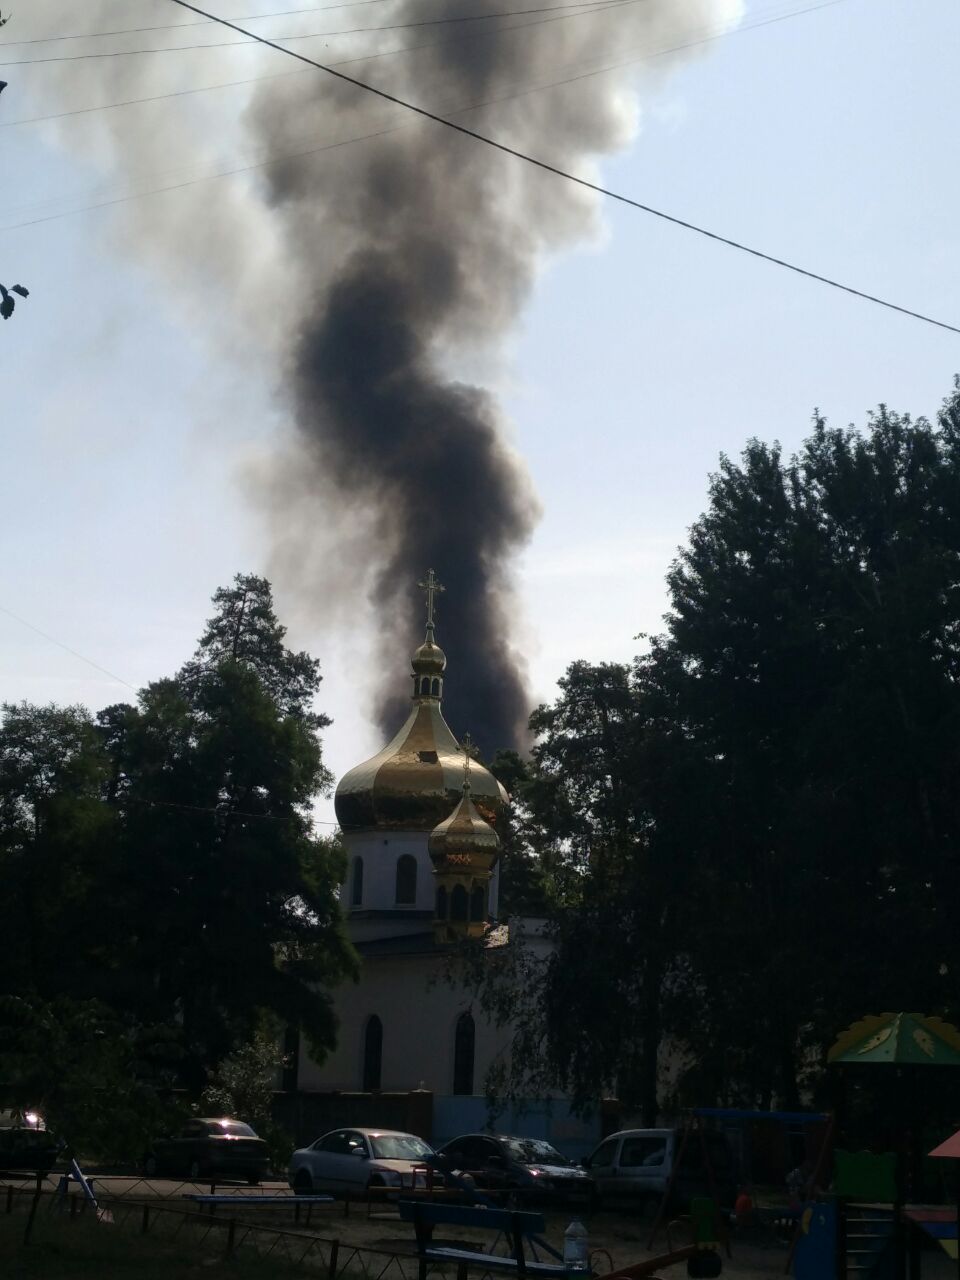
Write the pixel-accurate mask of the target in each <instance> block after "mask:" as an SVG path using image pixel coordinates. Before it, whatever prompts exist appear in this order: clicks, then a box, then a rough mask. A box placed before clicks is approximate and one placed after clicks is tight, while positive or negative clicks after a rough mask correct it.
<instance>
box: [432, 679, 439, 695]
mask: <svg viewBox="0 0 960 1280" xmlns="http://www.w3.org/2000/svg"><path fill="white" fill-rule="evenodd" d="M431 693H432V694H433V696H434V697H435V698H439V697H440V681H439V680H434V682H433V688H432V690H431Z"/></svg>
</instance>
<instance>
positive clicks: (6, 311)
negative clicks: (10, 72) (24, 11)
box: [0, 18, 30, 320]
mask: <svg viewBox="0 0 960 1280" xmlns="http://www.w3.org/2000/svg"><path fill="white" fill-rule="evenodd" d="M3 21H4V22H6V21H7V19H6V18H4V20H3ZM2 25H3V24H2V23H0V26H2ZM6 87H7V86H6V81H2V82H0V92H2V91H3V90H4V89H5V88H6ZM12 293H17V294H19V295H20V297H21V298H29V296H30V293H29V290H27V289H25V288H24V287H23V285H22V284H14V285H11V286H10V288H9V289H6V288H4V286H3V285H2V284H0V317H2V318H3V319H4V320H9V319H10V317H11V316H12V315H13V311H14V307H15V306H16V303H15V301H14V299H13V298H12V297H11V296H10V295H11V294H12Z"/></svg>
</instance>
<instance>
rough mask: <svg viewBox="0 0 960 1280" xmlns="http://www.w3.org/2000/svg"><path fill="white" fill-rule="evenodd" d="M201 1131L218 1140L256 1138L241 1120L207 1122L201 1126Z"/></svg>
mask: <svg viewBox="0 0 960 1280" xmlns="http://www.w3.org/2000/svg"><path fill="white" fill-rule="evenodd" d="M201 1129H202V1130H203V1131H205V1132H206V1133H212V1134H214V1135H215V1136H216V1137H218V1138H219V1137H225V1138H255V1137H256V1136H257V1135H256V1134H255V1133H254V1131H253V1130H252V1129H251V1128H250V1126H249V1125H248V1124H244V1123H243V1121H242V1120H207V1121H205V1122H204V1123H203V1124H202V1125H201Z"/></svg>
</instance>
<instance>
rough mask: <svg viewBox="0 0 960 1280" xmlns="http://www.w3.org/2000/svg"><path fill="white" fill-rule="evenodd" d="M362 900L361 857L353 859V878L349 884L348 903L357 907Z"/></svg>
mask: <svg viewBox="0 0 960 1280" xmlns="http://www.w3.org/2000/svg"><path fill="white" fill-rule="evenodd" d="M362 902H363V859H362V858H354V860H353V880H352V882H351V885H350V905H351V907H359V906H360V904H361V903H362Z"/></svg>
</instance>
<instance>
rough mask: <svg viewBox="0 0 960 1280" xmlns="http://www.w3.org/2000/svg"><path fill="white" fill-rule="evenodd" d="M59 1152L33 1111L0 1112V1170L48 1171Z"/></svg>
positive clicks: (55, 1143)
mask: <svg viewBox="0 0 960 1280" xmlns="http://www.w3.org/2000/svg"><path fill="white" fill-rule="evenodd" d="M59 1149H60V1144H59V1142H58V1141H57V1139H56V1138H55V1137H54V1136H53V1134H52V1133H50V1131H49V1130H48V1129H47V1126H46V1124H45V1123H44V1121H43V1117H42V1116H40V1115H38V1114H37V1112H36V1111H0V1169H17V1170H27V1169H29V1170H35V1169H43V1170H46V1169H49V1168H50V1166H51V1165H52V1164H53V1163H54V1161H55V1160H56V1158H57V1152H58V1151H59Z"/></svg>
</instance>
